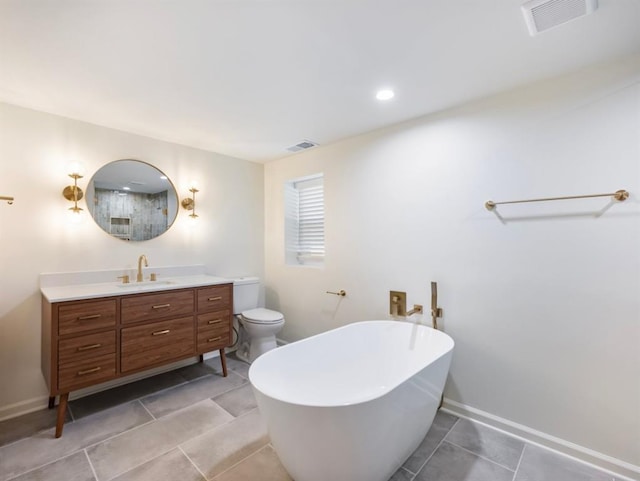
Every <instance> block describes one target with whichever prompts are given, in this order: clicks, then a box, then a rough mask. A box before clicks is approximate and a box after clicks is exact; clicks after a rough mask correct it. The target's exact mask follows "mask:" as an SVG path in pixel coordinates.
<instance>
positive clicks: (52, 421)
mask: <svg viewBox="0 0 640 481" xmlns="http://www.w3.org/2000/svg"><path fill="white" fill-rule="evenodd" d="M57 415H58V410H57V407H56V408H54V409H40V410H39V411H34V412H32V413H28V414H24V415H22V416H18V417H15V418H12V419H7V420H6V421H2V422H0V446H4V445H5V444H9V443H13V442H15V441H18V440H20V439H23V438H26V437H29V436H32V435H34V434H36V433H38V432H40V431H43V430H45V429H49V428H52V427H54V426H55V425H56V417H57ZM70 421H71V415H70V414H69V411H68V410H67V413H66V419H65V422H70Z"/></svg>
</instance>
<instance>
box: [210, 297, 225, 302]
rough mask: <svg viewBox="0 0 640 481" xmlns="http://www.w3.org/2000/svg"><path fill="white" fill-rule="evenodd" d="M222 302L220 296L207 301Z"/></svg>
mask: <svg viewBox="0 0 640 481" xmlns="http://www.w3.org/2000/svg"><path fill="white" fill-rule="evenodd" d="M221 300H222V296H216V297H210V298H209V301H221Z"/></svg>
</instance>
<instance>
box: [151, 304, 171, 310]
mask: <svg viewBox="0 0 640 481" xmlns="http://www.w3.org/2000/svg"><path fill="white" fill-rule="evenodd" d="M165 307H171V304H158V305H157V306H152V309H164V308H165Z"/></svg>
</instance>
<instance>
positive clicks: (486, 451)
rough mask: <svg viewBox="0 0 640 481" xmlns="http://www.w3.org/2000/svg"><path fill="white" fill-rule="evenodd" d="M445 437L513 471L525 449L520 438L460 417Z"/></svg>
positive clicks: (448, 440)
mask: <svg viewBox="0 0 640 481" xmlns="http://www.w3.org/2000/svg"><path fill="white" fill-rule="evenodd" d="M445 439H446V440H447V442H449V443H452V444H455V445H457V446H460V447H463V448H465V449H467V450H469V451H471V452H472V453H475V454H477V455H479V456H482V457H484V458H487V459H489V460H490V461H493V462H494V463H498V464H500V465H502V466H504V467H505V468H509V469H511V470H513V471H515V469H516V467H517V466H518V461H520V455H521V454H522V450H523V449H524V443H523V442H522V441H520V440H519V439H516V438H513V437H511V436H507V435H506V434H503V433H501V432H499V431H496V430H495V429H490V428H488V427H486V426H482V425H480V424H476V423H473V422H471V421H469V420H467V419H460V421H458V422H457V423H456V425H455V426H454V427H453V429H451V431H449V434H447V437H446V438H445Z"/></svg>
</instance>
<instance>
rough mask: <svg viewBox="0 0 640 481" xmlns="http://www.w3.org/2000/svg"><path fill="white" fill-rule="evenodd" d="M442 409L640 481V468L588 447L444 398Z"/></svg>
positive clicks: (623, 476)
mask: <svg viewBox="0 0 640 481" xmlns="http://www.w3.org/2000/svg"><path fill="white" fill-rule="evenodd" d="M442 410H443V411H446V412H448V413H450V414H453V415H455V416H458V417H462V418H466V419H469V420H471V421H474V422H477V423H480V424H484V425H487V426H489V427H491V428H494V429H497V430H499V431H502V432H504V433H506V434H509V435H511V436H514V437H517V438H520V439H521V440H523V441H526V442H528V443H531V444H535V445H537V446H540V447H543V448H546V449H550V450H552V451H555V452H557V453H559V454H562V455H564V456H568V457H571V458H573V459H576V460H577V461H580V462H582V463H585V464H588V465H591V466H592V467H595V468H598V469H601V470H604V471H607V472H608V473H611V474H612V475H614V476H616V477H618V478H622V479H624V480H627V481H638V480H640V466H636V465H634V464H631V463H627V462H626V461H622V460H620V459H617V458H614V457H612V456H608V455H606V454H603V453H600V452H598V451H594V450H592V449H589V448H585V447H584V446H580V445H578V444H575V443H572V442H570V441H566V440H564V439H560V438H557V437H555V436H551V435H550V434H547V433H543V432H542V431H537V430H535V429H533V428H530V427H528V426H524V425H522V424H518V423H515V422H513V421H509V420H508V419H504V418H501V417H499V416H495V415H493V414H490V413H487V412H485V411H481V410H480V409H476V408H473V407H471V406H467V405H465V404H461V403H459V402H456V401H453V400H451V399H448V398H444V403H443V405H442Z"/></svg>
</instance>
